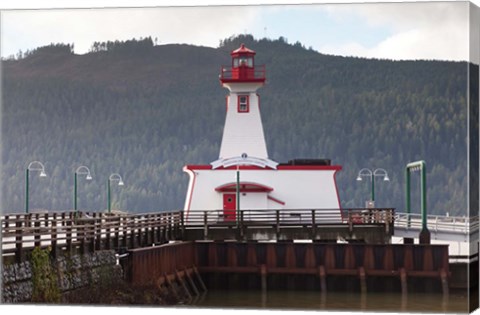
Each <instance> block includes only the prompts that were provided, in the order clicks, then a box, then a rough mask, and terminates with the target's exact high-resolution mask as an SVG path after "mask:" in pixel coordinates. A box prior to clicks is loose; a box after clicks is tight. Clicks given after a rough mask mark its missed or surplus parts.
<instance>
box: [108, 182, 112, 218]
mask: <svg viewBox="0 0 480 315" xmlns="http://www.w3.org/2000/svg"><path fill="white" fill-rule="evenodd" d="M107 202H108V213H110V212H112V208H111V204H110V178H109V179H107Z"/></svg>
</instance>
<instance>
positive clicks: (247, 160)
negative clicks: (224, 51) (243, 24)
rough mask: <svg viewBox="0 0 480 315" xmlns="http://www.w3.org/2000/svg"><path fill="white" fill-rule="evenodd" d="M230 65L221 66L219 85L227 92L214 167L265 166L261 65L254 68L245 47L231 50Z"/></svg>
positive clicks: (250, 52) (262, 68) (266, 164)
mask: <svg viewBox="0 0 480 315" xmlns="http://www.w3.org/2000/svg"><path fill="white" fill-rule="evenodd" d="M231 56H232V64H231V66H223V67H222V71H221V74H220V82H221V84H222V86H223V87H224V88H227V89H228V90H229V91H230V94H229V95H228V96H227V114H226V119H225V127H224V129H223V138H222V144H221V147H220V156H219V159H218V160H217V161H215V162H213V165H214V168H218V167H220V166H227V165H233V164H238V163H242V164H243V165H249V164H250V165H258V166H262V167H265V166H269V167H270V168H275V167H276V165H277V164H278V163H275V162H273V161H271V160H269V159H268V153H267V145H266V143H265V136H264V133H263V126H262V119H261V115H260V96H259V95H258V94H257V90H258V89H259V88H260V87H262V86H263V85H264V83H265V66H255V59H254V58H255V52H254V51H253V50H251V49H248V48H246V47H245V45H244V44H242V45H241V46H240V48H238V49H236V50H234V51H232V53H231Z"/></svg>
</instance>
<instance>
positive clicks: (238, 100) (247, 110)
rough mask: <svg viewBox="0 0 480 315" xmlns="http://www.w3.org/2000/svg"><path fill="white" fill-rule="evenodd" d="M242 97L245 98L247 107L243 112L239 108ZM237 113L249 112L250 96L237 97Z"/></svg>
mask: <svg viewBox="0 0 480 315" xmlns="http://www.w3.org/2000/svg"><path fill="white" fill-rule="evenodd" d="M242 97H246V101H247V103H246V104H245V105H246V106H247V107H246V108H245V110H242V109H241V107H240V105H241V104H240V99H241V98H242ZM237 112H238V113H248V112H250V95H237Z"/></svg>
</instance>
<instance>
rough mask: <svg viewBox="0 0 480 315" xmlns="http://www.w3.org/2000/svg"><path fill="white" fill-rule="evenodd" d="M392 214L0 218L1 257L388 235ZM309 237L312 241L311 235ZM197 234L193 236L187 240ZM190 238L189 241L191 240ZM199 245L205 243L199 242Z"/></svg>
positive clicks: (194, 213)
mask: <svg viewBox="0 0 480 315" xmlns="http://www.w3.org/2000/svg"><path fill="white" fill-rule="evenodd" d="M393 220H394V210H393V209H390V208H389V209H342V210H339V209H313V210H304V209H303V210H240V211H238V212H236V213H235V212H234V213H233V214H232V213H228V212H224V210H214V211H188V212H183V211H176V212H158V213H148V214H137V215H130V214H107V213H85V212H78V213H75V212H61V213H60V212H48V213H30V214H9V215H4V216H2V217H1V228H2V256H3V257H4V258H5V257H7V256H14V257H15V260H16V261H22V260H23V259H24V258H25V256H26V255H27V254H28V253H29V252H30V251H31V250H32V249H33V248H35V247H42V248H45V247H51V250H52V254H53V255H56V254H57V251H59V250H66V251H72V250H74V251H80V252H85V251H95V250H99V249H121V248H128V249H133V248H139V247H145V246H151V245H152V244H162V243H165V242H168V241H169V240H174V239H186V238H185V237H184V236H185V235H186V234H185V233H186V232H189V231H194V230H199V229H200V230H202V231H204V233H203V234H204V235H203V236H206V235H207V234H208V231H209V229H217V230H219V229H220V230H221V229H222V228H223V229H227V230H230V231H232V230H235V231H238V232H239V233H238V234H239V235H243V234H242V232H244V231H245V229H247V228H264V229H265V230H266V231H273V232H274V233H275V232H277V233H279V232H280V230H282V229H288V228H292V227H295V228H299V229H303V230H308V231H312V233H313V234H315V231H316V230H319V229H322V228H323V227H325V228H326V227H328V228H332V227H339V226H341V227H343V228H345V227H348V228H349V230H350V231H352V230H353V228H354V226H359V225H360V226H365V225H381V226H385V229H386V230H387V231H388V230H391V229H392V225H393ZM313 234H312V235H313ZM196 235H197V234H195V233H191V237H194V238H195V237H196ZM191 237H190V239H191ZM199 239H205V238H202V237H200V238H199Z"/></svg>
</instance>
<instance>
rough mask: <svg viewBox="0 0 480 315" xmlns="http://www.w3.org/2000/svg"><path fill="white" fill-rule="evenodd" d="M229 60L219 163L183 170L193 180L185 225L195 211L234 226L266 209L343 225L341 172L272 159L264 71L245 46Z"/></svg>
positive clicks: (327, 165) (326, 165)
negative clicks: (310, 213)
mask: <svg viewBox="0 0 480 315" xmlns="http://www.w3.org/2000/svg"><path fill="white" fill-rule="evenodd" d="M230 55H231V63H230V64H229V65H227V66H222V67H221V72H220V75H219V80H220V84H221V86H222V87H223V88H225V89H227V90H228V95H227V97H226V102H227V104H226V113H225V125H224V129H223V135H222V140H221V145H220V153H219V156H218V159H217V160H215V161H213V162H211V163H210V164H208V165H196V164H191V165H186V166H185V167H184V168H183V170H184V172H186V173H187V174H188V175H189V177H190V181H189V185H188V190H187V195H186V199H185V206H184V211H185V212H186V218H187V222H188V219H189V212H190V211H192V210H223V215H222V218H223V219H225V220H235V218H236V215H237V212H238V210H259V211H260V210H268V209H287V210H288V209H297V210H298V209H309V210H311V209H326V211H327V210H328V211H329V212H330V213H331V211H332V210H333V211H335V210H338V216H337V217H336V218H335V216H333V219H334V220H338V221H340V220H341V215H340V198H339V196H338V190H337V185H336V180H335V175H336V173H337V172H338V171H340V170H341V166H339V165H331V162H330V160H327V159H292V160H290V161H288V162H286V163H278V162H276V161H274V160H272V159H270V157H269V155H268V151H267V145H266V141H265V135H264V129H263V125H262V119H261V113H260V95H259V92H258V91H259V89H260V88H261V87H263V86H264V84H265V79H266V71H265V66H264V65H256V63H255V55H256V52H255V51H253V50H252V49H249V48H247V47H246V46H245V45H244V44H242V45H241V46H240V47H239V48H238V49H235V50H233V51H232V52H231V53H230ZM299 123H301V122H299ZM273 136H275V135H273ZM220 212H221V211H220Z"/></svg>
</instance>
